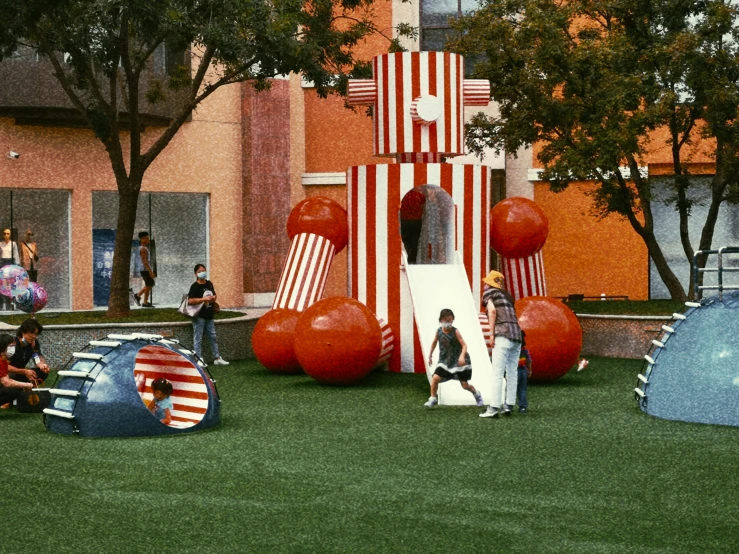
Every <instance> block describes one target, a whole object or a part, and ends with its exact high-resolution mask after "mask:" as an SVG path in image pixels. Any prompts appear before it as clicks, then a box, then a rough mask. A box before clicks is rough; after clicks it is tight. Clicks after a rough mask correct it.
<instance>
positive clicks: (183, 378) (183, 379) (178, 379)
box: [134, 368, 205, 386]
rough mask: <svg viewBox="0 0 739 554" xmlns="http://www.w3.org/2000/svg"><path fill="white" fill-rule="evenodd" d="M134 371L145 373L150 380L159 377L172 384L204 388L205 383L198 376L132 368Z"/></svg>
mask: <svg viewBox="0 0 739 554" xmlns="http://www.w3.org/2000/svg"><path fill="white" fill-rule="evenodd" d="M134 371H140V372H141V373H146V374H147V377H151V378H152V379H157V378H159V377H163V378H165V379H167V380H168V381H172V382H174V383H196V384H198V385H203V386H205V381H203V378H202V377H200V376H199V375H198V376H196V375H182V374H181V373H170V372H166V371H147V370H145V369H138V368H134Z"/></svg>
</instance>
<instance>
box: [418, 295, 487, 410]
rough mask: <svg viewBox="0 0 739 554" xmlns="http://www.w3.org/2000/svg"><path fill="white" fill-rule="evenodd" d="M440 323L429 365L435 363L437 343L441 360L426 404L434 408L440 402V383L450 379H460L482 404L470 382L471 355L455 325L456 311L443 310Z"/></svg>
mask: <svg viewBox="0 0 739 554" xmlns="http://www.w3.org/2000/svg"><path fill="white" fill-rule="evenodd" d="M439 323H440V326H439V329H438V330H437V331H436V336H435V337H434V340H433V342H432V343H431V351H430V352H429V365H431V364H432V363H433V359H432V354H433V353H434V350H435V349H436V345H437V343H438V345H439V362H438V364H437V365H436V370H435V371H434V375H433V376H432V377H431V396H430V397H429V399H428V402H426V403H425V404H424V406H426V407H427V408H433V407H434V406H436V405H437V404H438V403H439V399H438V397H437V390H438V388H439V383H441V382H443V381H449V380H450V379H455V380H457V381H459V382H460V384H461V385H462V388H463V389H465V390H468V391H470V392H471V393H472V395H473V396H474V397H475V401H476V402H477V405H478V406H482V405H483V401H482V395H481V394H480V393H479V392H478V391H477V390H476V389H475V387H473V386H472V385H470V384H469V380H470V379H471V378H472V366H471V362H470V355H469V354H468V353H467V344H466V343H465V342H464V339H463V338H462V334H461V333H460V332H459V329H457V328H455V327H454V312H452V311H451V310H449V309H443V310H441V313H440V314H439Z"/></svg>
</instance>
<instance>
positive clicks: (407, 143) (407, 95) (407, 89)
mask: <svg viewBox="0 0 739 554" xmlns="http://www.w3.org/2000/svg"><path fill="white" fill-rule="evenodd" d="M412 55H413V54H412V53H411V52H403V53H401V54H396V56H401V60H402V62H403V80H402V82H399V83H397V85H396V86H401V87H403V88H402V91H403V105H402V106H399V107H398V111H399V112H400V116H401V117H402V118H403V144H402V145H400V144H399V145H398V149H397V150H395V151H396V152H413V118H412V117H411V111H410V110H409V109H406V106H410V105H411V102H413V64H412V62H411V56H412ZM398 139H400V137H398Z"/></svg>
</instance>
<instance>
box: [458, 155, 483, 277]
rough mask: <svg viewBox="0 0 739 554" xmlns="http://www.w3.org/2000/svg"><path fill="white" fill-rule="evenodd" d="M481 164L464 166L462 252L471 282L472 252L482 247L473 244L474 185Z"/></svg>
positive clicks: (473, 274)
mask: <svg viewBox="0 0 739 554" xmlns="http://www.w3.org/2000/svg"><path fill="white" fill-rule="evenodd" d="M477 167H479V166H474V165H470V164H465V166H464V234H465V239H464V252H463V253H462V260H464V267H465V268H466V269H467V278H468V279H469V280H470V283H472V282H474V281H473V279H474V278H475V269H474V268H473V261H472V252H473V249H474V248H480V246H481V245H479V244H472V226H473V224H474V222H475V219H474V213H473V207H474V199H475V197H474V191H473V186H474V182H475V169H477Z"/></svg>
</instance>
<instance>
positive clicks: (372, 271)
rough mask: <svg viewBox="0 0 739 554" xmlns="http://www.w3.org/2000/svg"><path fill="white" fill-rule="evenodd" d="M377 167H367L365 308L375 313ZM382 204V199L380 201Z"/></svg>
mask: <svg viewBox="0 0 739 554" xmlns="http://www.w3.org/2000/svg"><path fill="white" fill-rule="evenodd" d="M376 190H377V166H376V165H368V166H367V232H366V233H365V236H366V237H367V257H366V264H367V275H366V279H367V302H366V305H367V307H368V308H369V309H370V310H372V311H373V312H375V311H377V237H376V236H375V232H374V229H375V225H377V201H378V199H377V194H375V191H376ZM380 202H384V199H382V198H381V199H380Z"/></svg>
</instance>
